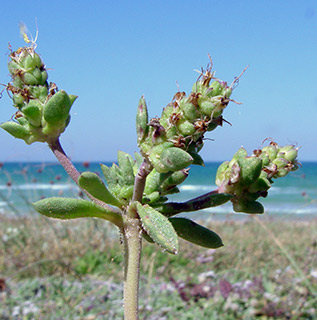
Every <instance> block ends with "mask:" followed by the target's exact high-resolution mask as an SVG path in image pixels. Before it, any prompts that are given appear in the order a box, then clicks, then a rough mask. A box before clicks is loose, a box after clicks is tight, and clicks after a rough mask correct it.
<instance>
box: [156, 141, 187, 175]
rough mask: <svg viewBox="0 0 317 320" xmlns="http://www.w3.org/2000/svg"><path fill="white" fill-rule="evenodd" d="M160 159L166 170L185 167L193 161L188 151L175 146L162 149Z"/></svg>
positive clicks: (176, 169)
mask: <svg viewBox="0 0 317 320" xmlns="http://www.w3.org/2000/svg"><path fill="white" fill-rule="evenodd" d="M160 160H161V163H162V165H163V167H164V168H165V169H166V170H167V171H178V170H182V169H185V168H187V167H188V166H189V165H190V164H191V163H192V162H193V158H192V156H191V155H190V154H189V153H188V152H186V151H184V150H183V149H180V148H176V147H171V148H167V149H165V150H163V152H162V154H161V158H160Z"/></svg>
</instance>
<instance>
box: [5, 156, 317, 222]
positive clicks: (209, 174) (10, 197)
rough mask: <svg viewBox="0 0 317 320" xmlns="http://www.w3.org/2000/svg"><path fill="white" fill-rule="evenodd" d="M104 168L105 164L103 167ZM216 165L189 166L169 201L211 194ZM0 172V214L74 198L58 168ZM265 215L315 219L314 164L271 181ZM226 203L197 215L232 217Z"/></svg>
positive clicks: (14, 167)
mask: <svg viewBox="0 0 317 320" xmlns="http://www.w3.org/2000/svg"><path fill="white" fill-rule="evenodd" d="M106 164H107V163H106ZM219 164H220V163H207V164H206V166H205V167H198V166H192V167H191V169H190V174H189V177H188V178H187V179H186V181H185V182H184V183H183V184H181V185H180V187H179V188H180V191H181V192H180V193H179V194H175V195H172V196H171V200H172V201H185V200H188V199H191V198H194V197H197V196H199V195H201V194H204V193H206V192H209V191H211V190H214V189H215V188H216V185H215V174H216V171H217V168H218V165H219ZM1 165H2V167H1V169H0V214H14V215H25V214H31V213H34V212H33V209H32V206H31V202H34V201H37V200H39V199H42V198H44V197H52V196H65V197H78V193H79V190H78V188H77V186H76V185H75V184H74V183H73V182H72V181H71V179H70V178H69V177H68V176H67V175H66V173H65V171H64V169H63V168H62V167H61V166H60V165H59V164H57V163H56V164H50V163H3V164H1ZM76 167H77V169H78V170H79V171H80V172H82V171H87V170H89V171H94V172H98V173H99V174H100V175H101V176H102V174H101V170H100V168H99V164H98V163H90V164H89V167H88V168H87V167H85V166H84V165H83V163H76ZM261 202H262V204H263V205H264V207H265V210H266V213H267V214H269V215H277V216H279V215H284V216H294V215H295V216H298V217H300V216H301V217H307V216H308V217H314V216H315V217H316V216H317V162H304V163H303V164H302V167H301V168H300V169H299V170H298V171H295V172H291V173H290V174H289V175H288V176H287V177H285V178H281V179H277V180H275V183H274V184H273V186H272V188H271V189H270V190H269V196H268V197H267V198H265V199H264V198H263V199H261ZM232 212H233V211H232V207H231V205H230V202H229V203H227V204H225V205H223V206H220V207H216V208H210V209H206V210H203V212H200V216H209V215H213V216H225V215H226V214H228V213H232Z"/></svg>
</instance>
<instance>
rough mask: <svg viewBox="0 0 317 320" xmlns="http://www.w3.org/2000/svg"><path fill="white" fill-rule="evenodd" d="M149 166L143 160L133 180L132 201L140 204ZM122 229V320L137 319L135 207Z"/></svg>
mask: <svg viewBox="0 0 317 320" xmlns="http://www.w3.org/2000/svg"><path fill="white" fill-rule="evenodd" d="M150 170H151V165H150V164H149V163H148V162H147V160H146V159H145V160H144V161H143V163H142V164H141V166H140V168H139V171H138V174H137V175H136V176H135V180H134V191H133V197H132V203H133V201H139V202H142V198H143V191H144V187H145V182H146V177H147V175H148V174H149V172H150ZM123 218H124V227H123V229H122V234H123V242H124V293H123V299H124V319H125V320H138V319H139V281H140V261H141V250H142V236H141V234H142V228H141V222H140V219H139V217H138V213H137V212H136V210H135V206H133V205H131V206H129V207H128V209H127V211H126V215H125V216H124V217H123Z"/></svg>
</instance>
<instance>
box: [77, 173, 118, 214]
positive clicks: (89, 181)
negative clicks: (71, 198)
mask: <svg viewBox="0 0 317 320" xmlns="http://www.w3.org/2000/svg"><path fill="white" fill-rule="evenodd" d="M78 184H79V186H80V187H81V188H83V189H85V190H86V191H88V192H89V193H90V194H91V195H92V196H94V197H95V198H97V199H99V200H101V201H103V202H105V203H108V204H112V205H114V206H117V207H119V208H120V207H121V203H120V202H119V201H118V200H117V199H116V198H115V197H114V196H113V195H112V194H111V193H110V192H109V190H108V189H107V187H106V186H105V185H104V183H103V182H102V180H101V179H100V178H99V177H98V175H97V174H95V173H93V172H83V173H82V174H81V175H80V176H79V179H78Z"/></svg>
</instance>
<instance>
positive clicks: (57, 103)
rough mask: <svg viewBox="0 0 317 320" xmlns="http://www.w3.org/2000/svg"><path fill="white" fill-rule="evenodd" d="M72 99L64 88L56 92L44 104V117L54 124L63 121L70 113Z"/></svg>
mask: <svg viewBox="0 0 317 320" xmlns="http://www.w3.org/2000/svg"><path fill="white" fill-rule="evenodd" d="M70 108H71V100H70V99H69V96H68V94H67V93H66V92H65V91H64V90H60V91H58V92H57V93H55V94H54V95H53V96H52V97H51V98H50V99H49V100H48V101H47V103H46V104H45V106H44V119H45V120H46V121H47V123H49V124H50V125H52V126H55V125H59V124H60V123H63V122H64V121H65V120H66V119H67V117H68V114H69V110H70Z"/></svg>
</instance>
